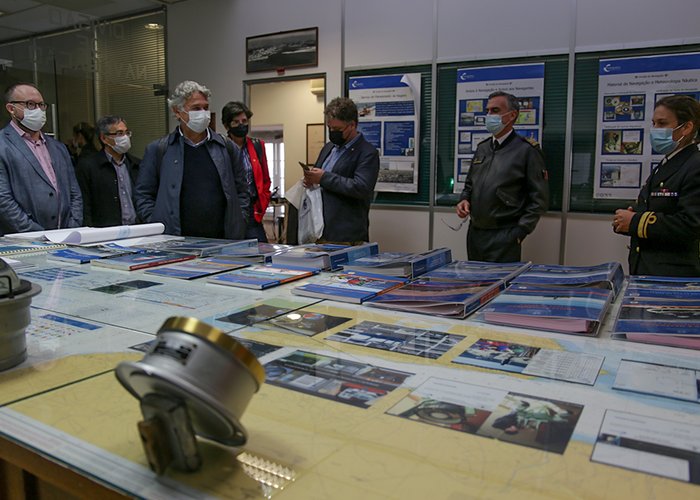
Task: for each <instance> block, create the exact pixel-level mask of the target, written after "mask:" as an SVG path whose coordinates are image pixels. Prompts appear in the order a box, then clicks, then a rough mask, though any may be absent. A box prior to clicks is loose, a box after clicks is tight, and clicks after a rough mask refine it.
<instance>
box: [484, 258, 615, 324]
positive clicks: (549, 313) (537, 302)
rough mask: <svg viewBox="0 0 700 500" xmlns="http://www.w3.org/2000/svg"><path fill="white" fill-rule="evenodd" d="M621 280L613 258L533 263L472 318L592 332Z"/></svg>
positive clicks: (491, 321) (613, 296)
mask: <svg viewBox="0 0 700 500" xmlns="http://www.w3.org/2000/svg"><path fill="white" fill-rule="evenodd" d="M623 282H624V271H623V270H622V266H621V265H620V264H619V263H618V262H606V263H604V264H600V265H597V266H587V267H575V266H556V265H534V266H531V267H530V268H529V269H527V270H526V271H524V272H523V273H521V274H520V275H518V276H517V277H515V278H514V279H513V281H512V283H511V286H510V287H509V288H508V289H506V291H505V292H503V293H502V294H500V295H499V296H498V297H497V298H496V299H494V300H493V301H492V302H491V303H490V304H489V305H488V306H487V307H485V308H484V309H482V310H481V311H479V313H478V315H477V318H476V319H477V320H479V321H484V322H486V323H492V324H498V325H505V326H514V327H519V328H529V329H534V330H548V331H553V332H558V333H572V334H580V335H592V336H595V335H597V334H598V330H599V329H600V325H601V323H602V321H603V318H604V317H605V313H606V312H607V310H608V307H609V306H610V303H611V302H612V301H613V300H614V298H615V296H616V294H617V293H618V292H619V291H620V289H621V288H622V284H623Z"/></svg>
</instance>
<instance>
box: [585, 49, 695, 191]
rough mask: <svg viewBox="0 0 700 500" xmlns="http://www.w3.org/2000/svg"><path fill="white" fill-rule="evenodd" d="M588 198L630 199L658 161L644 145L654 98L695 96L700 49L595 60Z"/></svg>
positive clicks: (646, 141)
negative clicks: (594, 115)
mask: <svg viewBox="0 0 700 500" xmlns="http://www.w3.org/2000/svg"><path fill="white" fill-rule="evenodd" d="M598 75H599V76H598V118H597V122H596V123H597V127H596V151H595V171H594V179H593V188H594V189H593V197H594V198H607V199H623V200H629V199H634V198H636V197H637V194H639V190H640V188H641V187H642V185H643V184H644V182H645V181H646V179H647V177H648V176H649V174H650V173H651V171H652V169H653V168H655V167H656V165H658V164H659V162H660V161H661V160H662V159H663V155H661V154H658V153H657V152H656V151H654V150H653V148H652V147H651V144H650V143H649V128H650V127H651V119H652V117H653V114H654V104H655V103H656V101H658V100H659V99H661V98H662V97H665V96H667V95H672V94H686V95H689V96H691V97H693V98H695V99H698V98H700V83H699V82H700V53H693V54H671V55H662V56H646V57H630V58H625V59H601V60H600V62H599V67H598Z"/></svg>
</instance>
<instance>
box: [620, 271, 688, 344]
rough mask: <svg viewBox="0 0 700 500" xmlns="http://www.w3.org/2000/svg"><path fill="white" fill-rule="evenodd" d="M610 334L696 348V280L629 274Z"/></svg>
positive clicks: (636, 339)
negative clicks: (631, 275) (628, 280)
mask: <svg viewBox="0 0 700 500" xmlns="http://www.w3.org/2000/svg"><path fill="white" fill-rule="evenodd" d="M612 337H613V338H615V339H624V340H631V341H634V342H642V343H648V344H660V345H668V346H674V347H685V348H688V349H700V279H698V278H668V277H659V276H655V277H652V276H633V277H631V278H630V282H629V285H628V286H627V289H626V290H625V295H624V296H623V298H622V305H621V306H620V310H619V312H618V316H617V319H616V321H615V326H614V327H613V335H612Z"/></svg>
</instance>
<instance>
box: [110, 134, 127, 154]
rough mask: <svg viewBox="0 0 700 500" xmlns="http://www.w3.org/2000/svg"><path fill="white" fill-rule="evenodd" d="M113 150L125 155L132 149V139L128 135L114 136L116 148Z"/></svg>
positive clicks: (113, 147)
mask: <svg viewBox="0 0 700 500" xmlns="http://www.w3.org/2000/svg"><path fill="white" fill-rule="evenodd" d="M112 149H113V150H114V151H116V152H117V153H119V154H120V155H123V154H124V153H126V152H127V151H129V150H130V149H131V137H129V136H128V135H116V136H114V146H112Z"/></svg>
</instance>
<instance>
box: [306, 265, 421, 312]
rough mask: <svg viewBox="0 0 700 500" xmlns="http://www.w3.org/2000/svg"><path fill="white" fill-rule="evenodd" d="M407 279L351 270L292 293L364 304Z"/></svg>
mask: <svg viewBox="0 0 700 500" xmlns="http://www.w3.org/2000/svg"><path fill="white" fill-rule="evenodd" d="M407 281H408V280H407V279H405V278H399V277H392V276H383V275H381V274H369V273H357V272H352V271H351V272H347V273H345V272H342V273H334V274H330V275H328V276H327V277H326V278H324V279H322V280H319V281H316V282H315V283H307V284H305V285H302V286H298V287H296V288H294V289H293V290H292V293H295V294H297V295H304V296H306V297H316V298H319V299H329V300H337V301H340V302H351V303H353V304H362V303H363V302H365V301H366V300H370V299H372V298H374V297H377V296H378V295H381V294H383V293H387V292H388V291H390V290H392V289H394V288H396V287H399V286H401V285H403V284H405V283H406V282H407Z"/></svg>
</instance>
